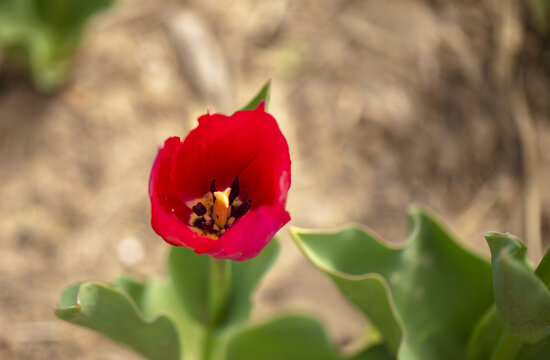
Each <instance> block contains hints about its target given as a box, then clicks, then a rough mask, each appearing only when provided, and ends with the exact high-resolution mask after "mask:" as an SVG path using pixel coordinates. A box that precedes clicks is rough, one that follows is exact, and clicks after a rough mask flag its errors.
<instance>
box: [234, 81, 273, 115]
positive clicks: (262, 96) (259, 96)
mask: <svg viewBox="0 0 550 360" xmlns="http://www.w3.org/2000/svg"><path fill="white" fill-rule="evenodd" d="M270 96H271V79H270V80H268V81H266V83H265V84H264V85H263V86H262V88H261V89H260V91H258V93H256V95H255V96H254V97H253V98H252V100H250V101H249V102H248V103H247V104H246V105H244V106H243V107H241V108H240V109H239V110H237V111H243V110H255V109H257V108H258V107H259V106H260V105H261V103H262V102H264V105H263V106H264V108H263V110H264V111H267V108H268V106H269V98H270Z"/></svg>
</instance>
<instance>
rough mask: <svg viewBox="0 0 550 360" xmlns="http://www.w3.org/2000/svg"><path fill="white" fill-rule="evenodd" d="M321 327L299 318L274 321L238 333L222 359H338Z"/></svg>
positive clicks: (282, 318) (314, 322)
mask: <svg viewBox="0 0 550 360" xmlns="http://www.w3.org/2000/svg"><path fill="white" fill-rule="evenodd" d="M339 358H340V357H339V355H338V354H337V352H336V349H335V348H334V346H333V345H332V344H331V343H330V341H329V339H328V337H327V335H326V333H325V331H324V329H323V327H322V326H321V325H320V324H319V323H318V322H317V321H315V320H314V319H310V318H307V317H302V316H286V317H281V318H276V319H274V320H271V321H269V322H266V323H264V324H261V325H256V326H253V327H249V328H246V329H244V330H241V331H238V332H237V333H236V334H235V335H233V336H232V337H231V338H230V339H229V343H228V346H227V357H226V360H310V359H311V360H338V359H339Z"/></svg>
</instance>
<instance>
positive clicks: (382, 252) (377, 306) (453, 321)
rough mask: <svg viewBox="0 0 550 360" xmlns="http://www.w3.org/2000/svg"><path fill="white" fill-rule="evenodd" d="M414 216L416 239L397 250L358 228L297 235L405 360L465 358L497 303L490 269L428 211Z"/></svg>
mask: <svg viewBox="0 0 550 360" xmlns="http://www.w3.org/2000/svg"><path fill="white" fill-rule="evenodd" d="M409 217H410V221H411V227H410V234H409V239H408V241H407V243H406V244H405V245H403V246H398V247H393V246H390V245H386V244H384V243H382V242H380V241H379V240H378V239H376V238H375V237H374V236H373V235H371V234H369V233H368V232H366V231H365V230H363V229H362V228H360V227H357V226H351V227H347V228H345V229H343V230H341V231H337V232H329V233H319V232H313V231H307V230H299V229H293V230H291V233H292V236H293V237H294V239H295V241H296V243H297V244H298V246H299V247H300V248H301V250H302V251H303V252H304V254H305V255H306V257H307V258H308V259H309V260H310V261H311V262H312V263H313V265H315V266H316V267H317V268H318V269H320V270H321V271H323V272H324V273H325V274H327V275H328V276H329V277H330V278H331V279H332V280H333V281H334V283H335V284H336V286H337V287H338V289H339V290H340V291H341V292H342V294H343V295H344V296H345V297H346V298H347V299H348V300H349V301H350V302H351V303H352V304H354V305H355V306H356V307H357V308H358V309H359V310H360V311H361V312H362V313H363V314H364V315H365V316H366V317H367V318H369V319H370V321H371V322H372V323H373V324H374V325H375V326H376V327H377V328H378V330H379V331H380V333H381V334H382V336H383V338H384V341H385V343H386V345H387V347H388V349H389V350H390V351H391V352H392V353H393V354H394V355H395V356H397V358H398V359H421V360H429V359H443V358H445V359H464V357H465V349H466V345H467V342H468V339H469V335H470V333H471V331H472V329H473V328H474V326H475V324H476V323H477V321H478V319H479V318H480V317H481V316H482V315H483V314H484V312H485V311H486V310H487V308H489V307H490V306H491V303H492V302H493V295H492V291H491V273H490V266H489V264H488V263H487V262H486V261H484V260H482V259H480V258H478V257H477V256H475V255H473V254H471V253H470V252H468V251H467V250H465V249H464V248H462V247H461V246H460V245H459V244H458V243H457V242H456V241H455V240H454V239H453V238H452V237H451V236H450V235H449V234H448V232H447V231H446V230H445V229H444V228H443V227H442V226H441V225H440V224H439V223H438V222H437V221H435V220H434V219H433V218H432V216H430V215H428V214H427V213H425V212H424V211H421V210H420V209H418V208H416V207H413V208H411V210H410V212H409Z"/></svg>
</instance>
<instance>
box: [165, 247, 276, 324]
mask: <svg viewBox="0 0 550 360" xmlns="http://www.w3.org/2000/svg"><path fill="white" fill-rule="evenodd" d="M278 248H279V246H278V244H277V239H275V238H274V239H273V240H271V242H270V243H269V245H268V246H266V248H265V249H264V250H263V251H262V252H261V253H260V254H259V255H258V256H256V257H255V258H253V259H250V260H247V261H242V262H237V261H231V284H230V289H229V295H228V303H227V308H226V309H225V311H224V314H223V316H222V319H221V322H220V323H219V324H218V326H219V327H220V328H225V327H232V326H236V325H238V324H240V323H242V322H244V321H245V320H246V319H247V318H248V316H249V313H250V310H251V307H252V303H251V297H252V293H253V292H254V290H255V289H256V287H257V285H258V283H259V281H260V279H261V278H262V276H263V275H264V274H265V272H266V271H267V270H268V269H269V268H270V267H271V265H272V264H273V262H274V261H275V259H276V257H277V253H278ZM208 260H209V256H207V255H197V254H195V253H194V252H193V251H192V250H190V249H188V248H184V247H173V248H172V249H171V250H170V255H169V260H168V269H169V273H170V277H171V278H172V281H173V286H174V288H175V289H176V291H177V293H178V297H179V298H180V299H181V301H182V305H183V308H184V309H185V310H186V312H187V313H188V314H189V316H190V317H192V318H193V319H194V320H195V321H197V322H199V323H202V324H204V325H206V324H208V322H209V319H210V316H209V314H208V282H209V272H210V268H209V265H208Z"/></svg>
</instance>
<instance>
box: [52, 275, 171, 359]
mask: <svg viewBox="0 0 550 360" xmlns="http://www.w3.org/2000/svg"><path fill="white" fill-rule="evenodd" d="M55 315H56V316H57V317H58V318H60V319H63V320H65V321H68V322H71V323H73V324H77V325H81V326H85V327H88V328H90V329H93V330H95V331H97V332H100V333H102V334H104V335H106V336H108V337H109V338H111V339H113V340H115V341H117V342H119V343H121V344H124V345H126V346H128V347H129V348H131V349H133V350H135V351H136V352H138V353H140V354H142V355H143V356H144V357H146V358H147V359H152V360H178V359H179V353H180V345H179V342H178V334H177V331H176V328H175V326H174V324H173V322H172V321H171V320H170V319H168V318H167V317H166V316H158V317H156V318H144V317H143V315H142V314H141V313H140V311H139V309H138V307H137V305H136V304H135V303H134V301H133V300H132V298H131V297H130V296H129V295H127V294H126V293H124V292H122V291H121V290H119V289H117V288H114V287H111V286H109V285H107V284H102V283H94V282H84V283H80V284H76V285H73V286H71V287H69V288H67V289H66V290H65V292H64V293H63V294H62V295H61V298H60V300H59V306H58V307H57V308H56V309H55Z"/></svg>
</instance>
